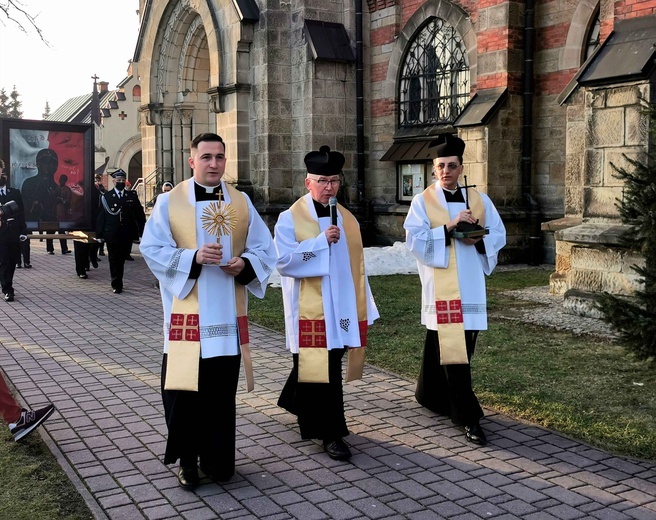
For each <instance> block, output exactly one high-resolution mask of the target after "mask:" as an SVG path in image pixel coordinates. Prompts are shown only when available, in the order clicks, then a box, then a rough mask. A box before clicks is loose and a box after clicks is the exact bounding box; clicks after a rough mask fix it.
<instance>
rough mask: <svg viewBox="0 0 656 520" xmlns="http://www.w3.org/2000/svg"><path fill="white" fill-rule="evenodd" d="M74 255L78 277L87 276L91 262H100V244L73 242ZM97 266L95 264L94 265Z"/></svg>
mask: <svg viewBox="0 0 656 520" xmlns="http://www.w3.org/2000/svg"><path fill="white" fill-rule="evenodd" d="M73 255H74V256H75V272H76V273H77V275H78V276H79V275H83V274H86V272H87V271H88V270H89V267H90V266H89V262H90V261H91V260H93V261H95V262H96V263H97V262H98V243H95V244H90V243H89V242H82V241H79V240H73ZM94 265H95V264H94Z"/></svg>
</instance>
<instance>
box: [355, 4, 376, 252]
mask: <svg viewBox="0 0 656 520" xmlns="http://www.w3.org/2000/svg"><path fill="white" fill-rule="evenodd" d="M355 105H356V106H355V121H356V158H357V159H356V162H357V164H356V167H357V176H358V177H357V184H356V190H357V205H358V210H359V211H358V212H359V214H360V217H361V219H362V220H361V221H360V222H361V225H360V232H361V234H362V243H363V245H364V246H365V247H366V246H372V245H374V244H375V242H376V238H375V235H376V233H375V229H374V223H373V206H372V204H371V202H368V201H367V200H366V199H365V171H364V59H363V45H362V0H355Z"/></svg>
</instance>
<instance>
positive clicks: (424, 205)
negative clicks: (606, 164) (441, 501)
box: [403, 134, 506, 445]
mask: <svg viewBox="0 0 656 520" xmlns="http://www.w3.org/2000/svg"><path fill="white" fill-rule="evenodd" d="M431 145H432V146H431V148H430V149H431V150H433V151H434V152H435V159H433V173H434V176H435V178H436V180H437V182H435V183H434V184H432V185H431V186H429V187H428V188H427V189H426V190H424V192H423V193H421V194H419V195H416V196H415V197H414V198H413V199H412V203H411V205H410V211H409V212H408V216H407V218H406V220H405V223H404V225H403V227H404V228H405V230H406V246H407V247H408V249H409V250H410V251H411V252H412V254H413V255H414V256H415V258H416V259H417V267H418V270H419V277H420V280H421V285H422V307H421V308H422V314H421V323H422V325H424V326H425V327H426V329H427V330H426V340H425V343H424V355H423V360H422V365H421V371H420V374H419V380H418V382H417V390H416V394H415V395H416V398H417V401H418V402H419V403H420V404H421V405H423V406H425V407H426V408H428V409H430V410H432V411H433V412H436V413H438V414H440V415H445V416H447V417H449V418H450V419H451V420H452V421H453V422H454V423H455V424H457V425H458V426H460V427H462V428H463V429H464V431H465V438H466V440H467V441H469V442H472V443H474V444H479V445H482V444H485V443H486V442H487V438H486V435H485V432H484V431H483V428H482V427H481V425H480V419H481V418H482V417H483V409H482V408H481V406H480V404H479V402H478V398H477V397H476V395H475V394H474V391H473V389H472V379H471V369H470V365H469V363H470V361H471V358H472V356H473V354H474V349H475V346H476V339H477V337H478V333H479V331H481V330H486V329H487V310H486V293H485V275H490V274H491V273H492V271H493V269H494V268H495V266H496V264H497V259H498V252H499V250H500V249H501V248H502V247H503V246H504V245H505V243H506V230H505V228H504V225H503V222H502V221H501V218H500V216H499V213H498V212H497V210H496V208H495V207H494V204H493V203H492V201H491V200H490V198H489V197H488V196H487V195H486V194H484V193H480V192H478V191H476V190H475V189H473V187H471V186H463V185H462V184H460V183H459V182H458V179H459V177H460V176H461V175H462V173H463V164H462V157H463V154H464V152H465V143H464V141H463V140H462V139H460V138H459V137H457V136H454V135H451V134H444V135H442V136H440V137H439V138H438V139H436V140H435V141H434V142H433V143H431ZM465 179H466V177H465ZM465 184H466V183H465ZM472 230H474V231H472Z"/></svg>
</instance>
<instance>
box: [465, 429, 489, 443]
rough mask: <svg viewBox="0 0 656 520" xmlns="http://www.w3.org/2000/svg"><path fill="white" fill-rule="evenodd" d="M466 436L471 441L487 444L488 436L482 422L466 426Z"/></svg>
mask: <svg viewBox="0 0 656 520" xmlns="http://www.w3.org/2000/svg"><path fill="white" fill-rule="evenodd" d="M465 437H466V439H467V440H468V441H469V442H473V443H474V444H478V445H479V446H483V445H484V444H487V437H486V436H485V432H484V431H483V428H481V425H480V424H474V425H472V426H465Z"/></svg>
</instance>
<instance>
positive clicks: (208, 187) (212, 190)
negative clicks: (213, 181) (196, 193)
mask: <svg viewBox="0 0 656 520" xmlns="http://www.w3.org/2000/svg"><path fill="white" fill-rule="evenodd" d="M194 182H195V183H196V184H198V185H199V186H200V187H201V188H204V189H205V193H214V190H215V189H216V188H218V187H219V186H221V183H219V184H217V185H216V186H205V185H204V184H201V183H200V182H198V181H194Z"/></svg>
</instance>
